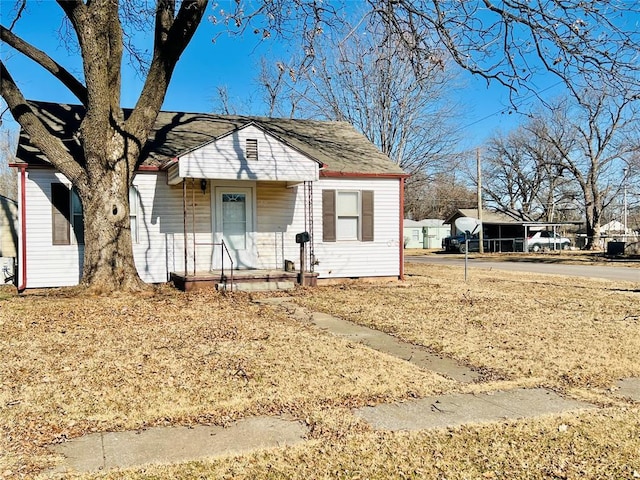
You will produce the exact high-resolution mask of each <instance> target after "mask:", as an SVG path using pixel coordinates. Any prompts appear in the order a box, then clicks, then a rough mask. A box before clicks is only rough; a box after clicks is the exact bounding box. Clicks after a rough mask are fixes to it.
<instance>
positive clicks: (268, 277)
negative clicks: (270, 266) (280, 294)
mask: <svg viewBox="0 0 640 480" xmlns="http://www.w3.org/2000/svg"><path fill="white" fill-rule="evenodd" d="M298 277H299V273H298V272H287V271H284V270H233V285H231V271H230V270H225V271H224V278H223V276H222V271H221V270H211V271H203V272H197V271H196V272H195V274H194V273H193V272H191V273H187V274H186V275H185V273H184V272H171V275H170V279H171V281H172V282H173V284H174V285H175V286H176V288H178V289H179V290H182V291H183V292H190V291H193V290H198V289H200V288H211V287H215V288H217V289H223V290H227V289H228V290H233V291H236V290H243V291H247V290H250V291H256V290H288V289H291V288H294V287H295V285H296V284H298V283H299V282H298ZM316 278H317V274H312V273H306V274H305V281H304V284H305V285H315V283H316V282H315V280H316Z"/></svg>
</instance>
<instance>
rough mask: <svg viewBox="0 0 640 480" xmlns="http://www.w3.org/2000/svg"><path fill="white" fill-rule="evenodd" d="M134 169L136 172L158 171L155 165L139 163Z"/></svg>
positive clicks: (158, 168)
mask: <svg viewBox="0 0 640 480" xmlns="http://www.w3.org/2000/svg"><path fill="white" fill-rule="evenodd" d="M136 170H137V171H138V172H159V171H160V167H157V166H155V165H140V166H139V167H138V168H136Z"/></svg>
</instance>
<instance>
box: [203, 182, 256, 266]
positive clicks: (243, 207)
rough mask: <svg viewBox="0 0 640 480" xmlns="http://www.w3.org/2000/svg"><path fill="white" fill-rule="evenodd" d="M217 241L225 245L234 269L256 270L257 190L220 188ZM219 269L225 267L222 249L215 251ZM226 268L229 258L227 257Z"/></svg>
mask: <svg viewBox="0 0 640 480" xmlns="http://www.w3.org/2000/svg"><path fill="white" fill-rule="evenodd" d="M215 202H216V205H215V212H216V213H215V215H216V222H215V225H216V228H215V242H216V243H219V242H220V241H222V240H224V243H225V245H226V247H227V250H229V253H230V255H231V258H232V259H233V268H236V269H237V268H255V264H256V251H255V240H254V228H253V189H252V188H230V187H216V195H215ZM214 255H215V257H214V259H213V260H214V261H213V264H214V266H215V268H221V267H222V251H221V247H219V246H218V247H217V248H215V249H214ZM224 262H225V267H228V266H229V265H228V263H227V262H228V257H227V256H226V254H224Z"/></svg>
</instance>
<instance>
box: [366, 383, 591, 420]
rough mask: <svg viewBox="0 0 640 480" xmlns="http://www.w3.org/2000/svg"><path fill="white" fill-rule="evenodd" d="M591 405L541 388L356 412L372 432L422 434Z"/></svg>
mask: <svg viewBox="0 0 640 480" xmlns="http://www.w3.org/2000/svg"><path fill="white" fill-rule="evenodd" d="M585 408H595V407H594V406H593V405H591V404H589V403H584V402H578V401H576V400H570V399H566V398H562V397H561V396H560V395H558V394H557V393H554V392H551V391H549V390H546V389H544V388H533V389H522V388H518V389H514V390H506V391H498V392H492V393H485V394H481V395H473V394H453V395H440V396H437V397H425V398H421V399H418V400H412V401H409V402H404V403H397V404H386V405H385V404H383V405H377V406H375V407H364V408H360V409H358V410H356V411H355V412H354V413H355V415H356V416H358V417H360V418H362V419H363V420H365V421H366V422H367V423H369V424H370V425H371V426H372V427H373V428H374V429H376V430H392V431H397V430H426V429H432V428H442V427H454V426H458V425H463V424H465V423H484V422H494V421H500V420H515V419H518V418H532V417H537V416H540V415H550V414H557V413H562V412H566V411H570V410H580V409H585Z"/></svg>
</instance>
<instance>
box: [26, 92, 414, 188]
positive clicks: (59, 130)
mask: <svg viewBox="0 0 640 480" xmlns="http://www.w3.org/2000/svg"><path fill="white" fill-rule="evenodd" d="M30 103H31V105H32V107H33V108H34V109H35V110H36V111H37V112H38V114H39V116H40V118H42V119H43V121H44V122H45V124H46V125H47V128H48V129H49V131H50V132H51V133H53V134H54V135H56V136H58V137H59V138H61V139H62V140H63V142H64V143H65V146H66V147H67V149H68V150H69V151H70V152H71V153H72V154H75V156H81V150H80V147H79V144H78V142H77V141H76V140H75V137H74V134H75V132H76V131H77V129H78V126H79V125H80V121H81V120H82V116H83V115H84V108H83V107H82V106H79V105H65V104H57V103H46V102H30ZM130 112H131V111H130V110H125V117H126V116H128V115H129V114H130ZM249 123H253V124H255V125H257V126H258V127H259V128H261V129H263V130H264V131H266V132H267V133H269V134H271V135H273V136H275V137H276V138H278V139H280V140H281V141H283V142H284V143H286V144H288V145H290V146H291V147H293V148H295V149H297V150H299V151H300V152H301V153H303V154H305V155H307V156H308V157H310V158H312V159H314V160H317V161H318V162H321V163H322V164H324V165H325V171H331V172H339V173H343V174H349V173H356V174H374V175H402V174H404V172H403V171H402V169H401V168H400V167H399V166H398V165H396V164H395V163H393V162H392V161H391V160H390V159H389V157H387V156H386V155H385V154H383V153H382V152H381V151H380V150H378V149H377V148H376V147H375V146H374V145H373V144H372V143H371V142H369V141H368V140H367V138H366V137H365V136H364V135H362V134H361V133H359V132H358V131H356V129H355V128H354V127H353V126H352V125H350V124H349V123H346V122H330V121H319V120H299V119H283V118H266V117H249V116H237V115H232V116H230V115H214V114H206V113H185V112H164V111H163V112H160V114H159V115H158V119H157V120H156V124H155V126H154V129H153V132H152V133H151V135H150V137H149V140H148V142H147V144H146V145H145V147H144V150H143V154H142V158H143V162H142V164H143V165H148V166H161V165H163V164H164V163H165V162H167V161H170V160H172V159H174V158H176V157H179V156H180V155H181V154H183V153H185V152H188V151H191V150H193V149H196V148H198V147H199V146H201V145H204V144H206V143H209V142H211V141H213V140H215V139H217V138H220V137H222V136H224V135H227V134H228V133H230V132H232V131H234V130H237V129H239V128H242V127H243V126H246V125H247V124H249ZM17 157H18V159H20V160H21V161H24V162H26V163H29V164H43V163H47V161H46V158H45V157H44V155H43V154H42V153H41V152H40V151H39V150H38V149H36V148H35V147H33V146H32V145H31V144H30V142H29V137H28V135H27V134H26V133H25V132H21V135H20V142H19V145H18V152H17Z"/></svg>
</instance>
